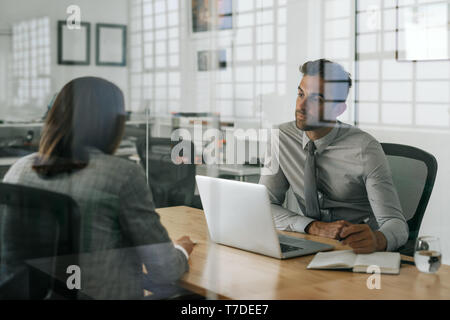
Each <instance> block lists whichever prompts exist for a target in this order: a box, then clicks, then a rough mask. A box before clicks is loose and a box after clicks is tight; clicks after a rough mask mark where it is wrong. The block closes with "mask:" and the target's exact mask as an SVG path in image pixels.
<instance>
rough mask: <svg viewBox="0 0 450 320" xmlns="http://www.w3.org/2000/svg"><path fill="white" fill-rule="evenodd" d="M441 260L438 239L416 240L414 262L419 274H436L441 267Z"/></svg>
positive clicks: (421, 238) (427, 237) (431, 237)
mask: <svg viewBox="0 0 450 320" xmlns="http://www.w3.org/2000/svg"><path fill="white" fill-rule="evenodd" d="M441 260H442V254H441V245H440V242H439V238H438V237H433V236H422V237H419V238H417V241H416V247H415V251H414V262H415V263H416V267H417V269H419V271H420V272H424V273H435V272H437V271H438V270H439V267H440V266H441Z"/></svg>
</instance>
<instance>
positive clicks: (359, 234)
mask: <svg viewBox="0 0 450 320" xmlns="http://www.w3.org/2000/svg"><path fill="white" fill-rule="evenodd" d="M340 236H341V238H342V239H344V240H343V241H342V244H344V245H349V246H350V247H352V249H353V251H354V252H355V253H372V252H374V251H385V250H386V246H387V241H386V238H385V237H384V235H383V234H382V233H381V232H380V231H375V232H374V231H372V229H370V227H369V226H368V225H367V224H353V225H350V226H348V227H345V228H344V229H343V230H342V232H341V234H340Z"/></svg>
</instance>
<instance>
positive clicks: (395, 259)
mask: <svg viewBox="0 0 450 320" xmlns="http://www.w3.org/2000/svg"><path fill="white" fill-rule="evenodd" d="M371 265H376V266H379V267H380V269H381V272H385V273H398V272H399V269H400V253H398V252H374V253H370V254H359V255H358V256H357V257H356V260H355V270H354V271H356V272H366V269H367V267H368V266H371Z"/></svg>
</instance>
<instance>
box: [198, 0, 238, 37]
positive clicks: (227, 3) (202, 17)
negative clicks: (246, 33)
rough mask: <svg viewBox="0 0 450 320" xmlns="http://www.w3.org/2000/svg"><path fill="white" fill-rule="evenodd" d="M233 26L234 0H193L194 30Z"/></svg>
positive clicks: (219, 28)
mask: <svg viewBox="0 0 450 320" xmlns="http://www.w3.org/2000/svg"><path fill="white" fill-rule="evenodd" d="M232 28H233V3H232V0H192V31H193V32H205V31H210V30H217V29H218V30H226V29H232Z"/></svg>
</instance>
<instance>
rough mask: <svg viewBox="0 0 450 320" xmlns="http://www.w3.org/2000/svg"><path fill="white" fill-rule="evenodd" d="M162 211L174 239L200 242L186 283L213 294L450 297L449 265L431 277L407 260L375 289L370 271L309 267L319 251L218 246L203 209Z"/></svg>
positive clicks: (232, 296) (241, 296)
mask: <svg viewBox="0 0 450 320" xmlns="http://www.w3.org/2000/svg"><path fill="white" fill-rule="evenodd" d="M157 212H158V213H159V214H160V216H161V221H162V223H163V225H164V226H165V227H166V228H167V230H168V232H169V235H170V237H171V238H172V239H177V238H179V237H181V236H182V235H189V236H190V237H191V238H192V239H193V240H197V241H198V244H197V245H196V246H195V248H194V251H193V252H192V254H191V257H190V260H189V264H190V271H189V272H188V273H187V274H186V275H185V276H184V277H183V278H182V281H181V283H182V285H183V286H185V287H186V288H187V289H189V290H191V291H194V292H196V293H199V294H202V295H205V296H207V297H209V298H218V299H227V298H228V299H364V300H365V299H406V300H410V299H450V266H447V265H443V266H441V268H440V269H439V271H438V272H437V273H436V274H433V275H429V274H423V273H420V272H419V271H418V270H417V269H416V268H415V267H414V266H412V265H403V264H402V267H401V270H400V275H381V289H380V290H376V289H373V290H369V289H368V288H367V285H366V282H367V279H368V277H369V276H370V275H369V274H361V273H352V272H347V271H328V270H326V271H324V270H307V269H306V266H307V265H308V263H309V262H310V261H311V260H312V258H313V255H310V256H305V257H299V258H294V259H289V260H284V261H281V260H278V259H274V258H270V257H265V256H262V255H259V254H254V253H251V252H246V251H242V250H239V249H234V248H231V247H227V246H223V245H217V244H214V243H212V242H210V241H209V236H208V231H207V226H206V221H205V218H204V214H203V211H201V210H198V209H193V208H189V207H171V208H162V209H157ZM286 234H289V235H293V236H297V237H303V238H306V239H311V240H315V241H320V242H324V243H330V244H333V245H334V246H335V247H336V249H348V247H344V246H342V245H340V244H339V242H337V241H335V240H331V239H324V238H320V237H315V236H310V235H303V234H299V233H294V232H286ZM402 258H403V259H410V258H409V257H402Z"/></svg>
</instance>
